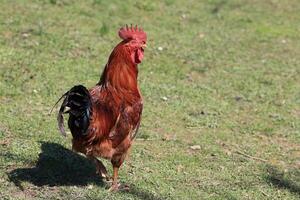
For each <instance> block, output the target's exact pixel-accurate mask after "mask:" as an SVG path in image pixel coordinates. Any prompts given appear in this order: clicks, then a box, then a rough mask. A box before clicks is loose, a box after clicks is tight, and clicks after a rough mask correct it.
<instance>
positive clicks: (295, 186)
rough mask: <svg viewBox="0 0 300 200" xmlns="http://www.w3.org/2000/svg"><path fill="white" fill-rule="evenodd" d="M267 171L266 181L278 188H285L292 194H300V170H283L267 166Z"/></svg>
mask: <svg viewBox="0 0 300 200" xmlns="http://www.w3.org/2000/svg"><path fill="white" fill-rule="evenodd" d="M267 172H268V175H267V177H266V180H267V182H269V183H271V184H272V185H274V186H276V187H278V188H282V189H287V190H289V191H290V192H292V193H294V194H297V195H300V170H298V169H293V170H290V171H288V172H283V171H281V170H279V169H278V168H276V167H274V166H268V168H267Z"/></svg>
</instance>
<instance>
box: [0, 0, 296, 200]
mask: <svg viewBox="0 0 300 200" xmlns="http://www.w3.org/2000/svg"><path fill="white" fill-rule="evenodd" d="M0 10H1V12H0V69H1V71H0V72H1V73H0V110H1V112H0V199H146V200H147V199H154V200H158V199H299V197H300V78H299V77H300V56H299V52H300V34H299V33H300V23H299V21H300V15H299V13H300V3H299V1H297V0H289V1H277V0H264V1H258V0H241V1H239V0H232V1H226V0H207V1H197V0H190V1H183V0H182V1H181V0H165V1H157V2H153V1H150V0H146V1H133V0H132V1H126V2H125V1H122V2H121V1H117V0H111V1H105V0H94V1H92V0H89V1H83V0H82V1H75V0H30V1H27V0H26V1H25V0H12V1H11V0H3V1H2V2H1V4H0ZM126 23H129V24H130V23H133V24H140V25H142V26H143V28H144V29H145V30H146V31H147V33H148V38H149V42H148V48H147V50H146V52H145V59H144V61H143V63H142V64H141V65H140V66H139V70H140V73H139V83H140V87H141V90H142V93H143V95H144V99H145V107H144V113H143V120H142V126H141V129H140V134H139V138H138V140H137V141H135V143H134V146H133V148H132V150H131V153H130V155H129V158H128V159H127V160H126V162H125V164H124V165H123V167H122V168H121V171H120V180H121V182H122V183H127V184H129V185H130V190H129V191H123V192H117V193H109V192H108V191H107V189H106V187H107V185H106V184H105V183H103V182H102V181H101V180H100V179H99V178H98V177H97V176H96V175H95V171H94V170H95V168H94V166H93V165H92V164H91V163H90V162H89V161H87V160H86V159H85V158H84V157H83V156H81V155H79V154H75V153H73V152H72V151H70V149H71V141H70V140H71V137H70V135H69V136H68V137H67V139H65V138H63V137H62V136H61V135H60V134H59V132H58V130H57V127H56V116H55V114H52V115H48V112H49V110H50V109H51V107H52V105H53V104H54V103H55V101H56V100H57V99H58V97H60V95H61V94H63V93H64V92H65V91H66V90H68V89H69V88H71V87H72V86H73V85H75V84H80V83H81V84H84V85H86V86H88V87H91V86H93V85H94V84H95V83H96V82H97V81H98V80H99V76H100V75H99V74H100V71H102V69H103V66H104V65H105V63H106V61H107V58H108V56H109V54H110V52H111V50H112V48H113V47H114V46H115V45H116V44H117V43H118V42H119V41H120V39H119V38H118V36H117V30H118V28H120V27H121V26H122V25H124V24H126ZM159 47H161V48H162V50H159V49H161V48H159ZM194 145H197V146H196V149H194V150H193V149H192V148H191V146H194ZM197 147H198V148H197ZM105 164H106V165H107V167H108V168H109V170H110V173H111V171H112V170H111V166H110V163H109V162H107V161H106V162H105Z"/></svg>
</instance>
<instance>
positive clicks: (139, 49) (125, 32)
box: [119, 25, 147, 64]
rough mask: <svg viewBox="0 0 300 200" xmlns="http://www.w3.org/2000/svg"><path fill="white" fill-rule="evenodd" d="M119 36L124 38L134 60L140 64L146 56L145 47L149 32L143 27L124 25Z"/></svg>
mask: <svg viewBox="0 0 300 200" xmlns="http://www.w3.org/2000/svg"><path fill="white" fill-rule="evenodd" d="M119 36H120V38H121V39H123V42H124V43H125V46H126V49H127V50H128V51H129V53H130V56H131V59H132V62H133V63H135V64H139V63H141V62H142V60H143V58H144V48H145V47H146V41H147V34H146V33H145V32H144V31H143V29H141V28H138V27H137V26H135V27H133V26H132V25H131V26H130V27H128V26H127V25H126V26H125V27H122V28H121V29H120V30H119Z"/></svg>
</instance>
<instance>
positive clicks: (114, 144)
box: [57, 25, 147, 190]
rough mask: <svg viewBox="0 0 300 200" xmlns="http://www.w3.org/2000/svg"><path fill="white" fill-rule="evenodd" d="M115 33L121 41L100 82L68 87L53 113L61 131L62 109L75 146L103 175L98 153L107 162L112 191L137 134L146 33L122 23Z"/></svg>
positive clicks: (141, 101)
mask: <svg viewBox="0 0 300 200" xmlns="http://www.w3.org/2000/svg"><path fill="white" fill-rule="evenodd" d="M119 36H120V38H121V39H122V40H123V41H121V42H120V43H119V44H118V45H117V46H116V47H115V48H114V49H113V51H112V53H111V55H110V56H109V59H108V62H107V64H106V66H105V68H104V71H103V73H102V75H101V78H100V81H99V82H98V84H96V86H94V87H92V88H91V89H89V90H87V89H86V88H85V87H84V86H82V85H77V86H74V87H73V88H71V89H70V90H69V91H68V92H66V93H65V94H64V95H63V96H62V97H61V98H60V100H61V99H64V100H63V103H62V105H61V107H60V110H59V113H58V116H57V120H58V126H59V129H60V131H61V133H62V134H63V135H64V136H65V135H66V133H65V130H64V123H63V121H64V120H63V114H64V113H68V114H69V120H68V126H69V129H70V130H71V133H72V136H73V140H72V148H73V150H75V151H77V152H81V153H83V154H85V155H86V156H87V158H89V159H91V160H93V161H94V163H95V164H96V169H97V173H99V175H101V176H102V177H103V178H106V179H107V180H109V178H108V175H107V170H106V168H105V166H104V165H103V163H102V162H101V161H100V160H98V159H97V157H102V158H105V159H109V160H110V161H111V163H112V166H113V180H112V181H113V182H112V186H111V188H110V190H118V188H119V184H118V180H117V178H118V170H119V168H120V166H121V165H122V163H123V162H124V159H125V157H126V154H127V152H128V149H129V148H130V146H131V144H132V142H133V139H134V137H135V136H136V134H137V131H138V129H139V126H140V122H141V115H142V110H143V100H142V96H141V92H140V89H139V87H138V81H137V76H138V64H139V63H141V62H142V60H143V57H144V48H145V47H146V41H147V35H146V33H145V32H144V31H143V30H142V29H140V28H138V27H137V26H135V27H133V26H131V27H128V26H127V25H126V27H123V28H121V29H120V30H119ZM67 108H68V109H67Z"/></svg>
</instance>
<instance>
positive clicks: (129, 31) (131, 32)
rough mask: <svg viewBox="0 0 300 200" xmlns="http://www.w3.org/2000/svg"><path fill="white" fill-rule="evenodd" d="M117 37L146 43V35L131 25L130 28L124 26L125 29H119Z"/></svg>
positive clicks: (140, 29)
mask: <svg viewBox="0 0 300 200" xmlns="http://www.w3.org/2000/svg"><path fill="white" fill-rule="evenodd" d="M119 36H120V38H122V39H123V40H127V39H135V40H139V41H144V42H146V40H147V34H146V33H145V32H144V31H143V29H142V28H138V26H137V25H136V26H135V27H133V26H132V24H131V26H130V27H128V25H127V24H126V26H125V27H122V28H120V30H119Z"/></svg>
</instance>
